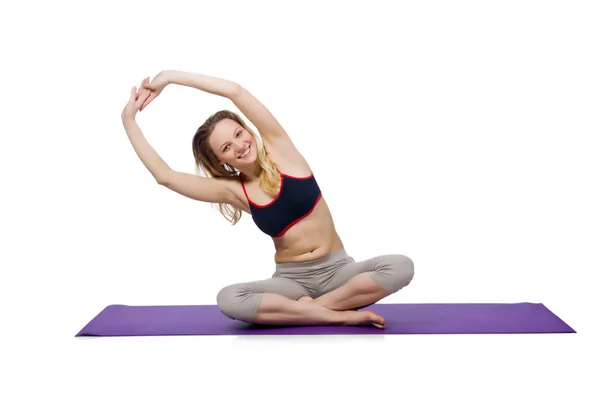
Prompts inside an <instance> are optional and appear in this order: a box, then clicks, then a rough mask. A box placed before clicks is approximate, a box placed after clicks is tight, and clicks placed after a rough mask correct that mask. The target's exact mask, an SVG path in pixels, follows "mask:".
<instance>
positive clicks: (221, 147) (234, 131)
mask: <svg viewBox="0 0 600 397" xmlns="http://www.w3.org/2000/svg"><path fill="white" fill-rule="evenodd" d="M238 129H239V127H236V128H235V129H234V130H233V134H232V135H233V136H235V133H236V132H237V130H238ZM227 143H229V141H226V142H225V143H223V144H222V145H221V146H220V147H219V150H223V146H225V145H226V144H227Z"/></svg>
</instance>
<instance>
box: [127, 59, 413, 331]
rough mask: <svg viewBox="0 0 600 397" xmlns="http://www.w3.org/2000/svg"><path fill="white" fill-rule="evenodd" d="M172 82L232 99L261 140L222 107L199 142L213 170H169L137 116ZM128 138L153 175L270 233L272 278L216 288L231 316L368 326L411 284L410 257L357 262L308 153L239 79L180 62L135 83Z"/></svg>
mask: <svg viewBox="0 0 600 397" xmlns="http://www.w3.org/2000/svg"><path fill="white" fill-rule="evenodd" d="M168 84H179V85H183V86H188V87H193V88H196V89H199V90H202V91H205V92H208V93H211V94H215V95H219V96H222V97H225V98H228V99H230V100H231V101H232V102H233V103H234V104H235V105H236V106H237V107H238V109H239V110H240V111H241V112H242V113H243V114H244V115H245V116H246V117H247V118H248V120H250V121H251V123H252V124H253V125H254V126H255V127H256V128H257V130H258V132H259V134H260V139H259V138H258V136H257V135H256V133H254V131H252V129H251V128H249V127H248V126H247V125H246V124H245V123H244V121H243V120H242V119H241V118H240V117H239V116H238V115H237V114H235V113H233V112H230V111H220V112H217V113H215V114H213V115H212V116H210V117H209V118H208V119H207V120H206V121H205V122H204V124H203V125H202V126H200V128H198V130H197V131H196V134H195V135H194V138H193V143H192V149H193V154H194V158H195V162H196V165H197V167H198V168H202V169H203V170H204V171H205V173H206V174H208V175H209V176H210V178H206V177H202V176H198V175H193V174H187V173H183V172H178V171H174V170H172V169H171V168H170V167H169V166H168V165H167V164H166V163H165V162H164V161H163V160H162V158H161V157H160V156H159V155H158V154H157V153H156V152H155V151H154V149H153V148H152V147H151V146H150V145H149V144H148V142H147V141H146V140H145V138H144V136H143V134H142V132H141V130H140V128H139V126H138V125H137V123H136V121H135V117H136V114H137V112H138V111H142V110H143V109H144V108H146V107H147V106H148V104H150V103H151V102H152V101H153V100H154V99H155V98H156V97H157V96H158V95H160V94H161V92H162V91H163V89H164V88H165V87H166V86H167V85H168ZM121 117H122V121H123V125H124V127H125V130H126V132H127V135H128V136H129V139H130V141H131V143H132V145H133V147H134V149H135V151H136V153H137V154H138V156H139V157H140V159H141V160H142V162H143V163H144V165H145V166H146V168H147V169H148V170H149V171H150V172H151V173H152V175H153V176H154V178H155V179H156V181H157V182H158V183H159V184H161V185H163V186H166V187H167V188H169V189H171V190H173V191H175V192H177V193H179V194H182V195H184V196H187V197H190V198H192V199H195V200H199V201H203V202H207V203H218V204H219V209H220V211H221V213H222V214H223V216H225V217H226V218H227V219H228V220H230V221H231V222H232V223H233V224H236V223H237V222H238V221H239V219H240V217H241V215H242V211H243V212H246V213H248V214H250V215H251V216H252V218H253V221H254V222H255V223H256V225H257V226H258V228H259V229H260V230H261V231H262V232H264V233H266V234H268V235H269V236H271V238H272V239H273V242H274V246H275V265H276V266H275V267H276V271H275V273H274V274H273V275H272V277H271V278H268V279H265V280H258V281H253V282H241V283H238V284H234V285H230V286H227V287H225V288H223V289H222V290H221V291H219V293H218V295H217V303H218V305H219V308H220V310H221V311H222V312H223V314H225V315H226V316H228V317H229V318H232V319H236V320H240V321H244V322H248V323H255V324H269V325H325V324H327V325H334V324H337V325H368V326H375V327H378V328H384V327H385V320H384V319H383V318H382V317H381V316H380V315H378V314H376V313H374V312H373V311H371V310H361V311H358V310H356V309H358V308H362V307H365V306H368V305H371V304H373V303H375V302H377V301H379V300H381V299H382V298H384V297H386V296H388V295H390V294H392V293H395V292H397V291H398V290H400V289H402V288H404V287H405V286H407V285H408V284H409V283H410V282H411V280H412V278H413V275H414V266H413V262H412V260H411V259H410V258H408V257H406V256H404V255H382V256H378V257H375V258H371V259H367V260H364V261H361V262H356V261H355V260H354V259H353V258H352V257H351V256H349V255H348V254H347V253H346V251H345V249H344V245H343V244H342V241H341V239H340V237H339V236H338V234H337V232H336V230H335V227H334V222H333V220H332V216H331V213H330V212H329V208H328V206H327V203H326V201H325V199H324V198H323V196H322V195H321V191H320V189H319V185H318V183H317V181H316V179H315V176H314V174H313V172H312V170H311V168H310V166H309V164H308V163H307V162H306V160H305V159H304V157H303V156H302V155H301V154H300V153H299V152H298V150H297V149H296V147H295V146H294V144H293V143H292V140H291V139H290V137H289V136H288V134H287V133H286V131H285V130H284V129H283V127H282V126H281V125H280V124H279V123H278V122H277V120H276V119H275V118H274V117H273V115H272V114H271V113H270V112H269V111H268V109H266V108H265V106H264V105H263V104H262V103H261V102H259V101H258V100H257V99H256V98H255V97H254V96H252V94H251V93H250V92H248V91H247V90H246V89H244V88H243V87H242V86H240V85H239V84H236V83H234V82H231V81H227V80H224V79H219V78H216V77H211V76H206V75H201V74H195V73H186V72H180V71H174V70H166V71H162V72H160V73H159V74H158V75H157V76H156V77H155V78H154V79H152V81H151V82H150V81H149V78H146V79H145V80H143V81H142V84H141V86H140V89H139V90H137V89H136V87H133V88H132V90H131V96H130V99H129V102H128V103H127V105H126V106H125V108H124V109H123V112H122V114H121Z"/></svg>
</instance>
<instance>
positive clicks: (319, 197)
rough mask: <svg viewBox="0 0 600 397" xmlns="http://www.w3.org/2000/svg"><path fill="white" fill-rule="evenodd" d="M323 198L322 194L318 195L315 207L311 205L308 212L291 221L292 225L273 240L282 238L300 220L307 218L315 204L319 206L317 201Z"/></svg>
mask: <svg viewBox="0 0 600 397" xmlns="http://www.w3.org/2000/svg"><path fill="white" fill-rule="evenodd" d="M322 196H323V194H322V193H319V196H318V197H317V199H316V200H315V205H313V207H312V208H311V209H310V211H308V212H307V213H306V214H304V215H302V216H301V217H300V218H298V219H296V220H295V221H293V222H292V223H290V224H289V225H287V226H286V228H285V229H283V230H282V231H281V233H279V234H278V235H277V236H275V237H274V238H280V237H283V235H284V234H285V233H286V232H287V231H288V230H289V229H290V228H291V227H292V226H294V225H295V224H296V223H298V222H300V221H301V220H302V219H304V218H306V217H307V216H309V215H310V214H311V213H312V212H313V211H314V210H315V208H316V207H317V204H319V201H320V200H321V197H322Z"/></svg>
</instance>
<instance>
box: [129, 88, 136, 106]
mask: <svg viewBox="0 0 600 397" xmlns="http://www.w3.org/2000/svg"><path fill="white" fill-rule="evenodd" d="M135 100H137V88H136V87H135V86H133V87H131V94H130V96H129V101H130V102H132V101H135Z"/></svg>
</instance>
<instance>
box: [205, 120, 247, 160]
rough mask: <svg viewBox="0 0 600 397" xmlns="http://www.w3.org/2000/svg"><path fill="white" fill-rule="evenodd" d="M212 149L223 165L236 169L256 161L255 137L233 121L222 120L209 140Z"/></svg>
mask: <svg viewBox="0 0 600 397" xmlns="http://www.w3.org/2000/svg"><path fill="white" fill-rule="evenodd" d="M209 143H210V147H211V148H212V150H213V152H214V153H215V154H216V155H217V158H218V159H219V161H220V162H221V163H226V164H229V165H230V166H232V167H235V168H236V169H240V166H241V167H242V168H244V167H247V166H248V165H249V164H252V163H253V162H254V161H256V142H255V141H254V137H253V136H252V134H250V133H249V132H248V131H247V130H246V129H244V128H243V127H242V126H241V125H239V124H238V123H236V122H235V121H233V120H231V119H224V120H221V121H220V122H219V123H217V125H216V126H215V128H214V130H213V132H212V134H211V135H210V139H209Z"/></svg>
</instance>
